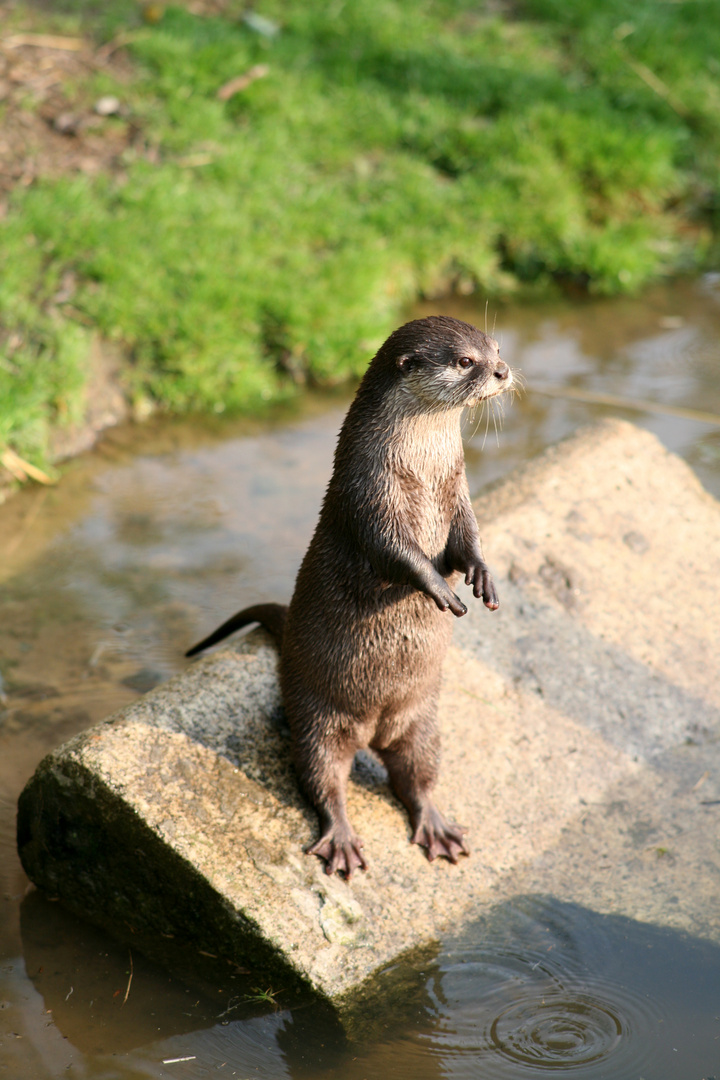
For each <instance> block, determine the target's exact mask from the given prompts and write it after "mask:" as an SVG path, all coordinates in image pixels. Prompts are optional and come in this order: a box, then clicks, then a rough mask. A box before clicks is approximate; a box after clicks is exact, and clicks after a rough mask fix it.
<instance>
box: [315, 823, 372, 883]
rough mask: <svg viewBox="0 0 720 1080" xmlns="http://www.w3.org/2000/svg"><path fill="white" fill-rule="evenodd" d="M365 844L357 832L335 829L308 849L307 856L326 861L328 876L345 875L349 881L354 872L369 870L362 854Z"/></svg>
mask: <svg viewBox="0 0 720 1080" xmlns="http://www.w3.org/2000/svg"><path fill="white" fill-rule="evenodd" d="M363 847H364V844H363V842H362V840H361V839H360V837H359V836H358V835H357V833H355V832H346V831H344V830H340V829H335V830H333V831H332V832H329V833H326V834H325V835H324V836H321V837H320V839H319V840H317V841H316V842H315V843H314V844H312V846H311V847H309V848H307V850H306V854H308V855H317V856H318V857H319V858H321V859H324V860H325V873H326V874H335V873H338V874H344V875H345V878H346V880H347V881H349V880H350V878H351V877H352V873H353V870H357V869H358V867H359V868H360V869H361V870H367V863H366V861H365V857H364V856H363V853H362V848H363Z"/></svg>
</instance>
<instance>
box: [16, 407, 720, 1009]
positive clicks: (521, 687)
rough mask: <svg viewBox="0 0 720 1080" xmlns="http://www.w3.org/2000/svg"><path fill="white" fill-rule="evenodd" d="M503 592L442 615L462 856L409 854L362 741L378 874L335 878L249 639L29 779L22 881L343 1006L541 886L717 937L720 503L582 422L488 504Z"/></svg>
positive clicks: (105, 919) (612, 425) (623, 436)
mask: <svg viewBox="0 0 720 1080" xmlns="http://www.w3.org/2000/svg"><path fill="white" fill-rule="evenodd" d="M476 510H477V513H478V517H479V520H480V524H481V534H482V536H483V541H484V547H485V552H486V557H487V558H488V559H489V561H490V563H491V565H492V566H493V567H494V568H495V570H496V580H497V581H498V585H499V590H500V596H501V607H500V610H499V612H497V613H495V614H493V615H491V614H490V613H488V612H487V611H486V610H485V609H484V608H482V606H481V605H480V604H474V605H472V606H471V609H470V612H469V613H468V615H467V616H466V617H465V618H463V619H461V620H458V621H457V622H456V624H455V638H454V645H453V647H452V649H451V650H450V652H449V654H448V658H447V663H446V667H445V680H444V689H443V695H442V700H441V709H440V717H441V726H442V738H443V766H442V776H441V781H440V784H439V788H438V793H437V794H438V802H439V803H440V805H441V806H442V807H443V808H444V809H445V810H446V811H447V812H448V813H450V814H451V815H452V816H453V817H455V818H456V820H459V821H461V822H462V823H463V824H465V825H467V826H469V828H470V830H471V832H470V842H471V846H472V849H473V855H472V856H471V858H469V859H465V860H462V861H461V863H460V864H459V865H458V866H450V865H449V864H448V863H446V862H444V861H437V862H435V863H432V864H431V863H428V862H427V861H426V859H425V857H424V855H423V854H422V852H421V851H420V849H418V848H417V847H413V846H411V845H409V844H408V836H409V828H408V823H407V819H406V816H405V814H404V812H403V810H402V807H401V806H400V805H399V804H398V803H397V801H396V800H395V799H394V798H393V796H392V795H391V793H390V791H389V789H388V787H387V783H386V779H385V774H384V772H383V770H382V768H381V767H380V766H379V765H378V764H377V762H375V761H374V760H373V759H372V758H371V756H370V755H366V754H363V755H359V757H358V761H357V763H356V767H355V769H354V771H353V782H352V784H351V791H350V799H349V804H350V814H351V817H352V819H353V821H354V823H355V825H356V827H357V829H358V831H359V832H360V834H361V835H362V836H363V838H364V840H365V843H366V847H365V851H366V853H367V856H368V860H369V863H370V869H369V871H368V872H367V874H358V875H356V876H355V877H353V879H352V881H351V882H350V883H347V882H345V881H343V880H341V879H339V878H328V877H327V876H326V875H325V874H324V873H323V871H322V868H321V865H320V863H319V862H318V860H317V859H314V858H312V857H309V856H306V855H305V854H304V853H303V848H304V847H305V846H306V845H307V844H308V843H309V842H310V841H311V840H312V838H313V837H314V836H315V834H316V823H315V816H314V814H313V812H312V811H311V810H310V809H309V808H308V806H307V805H306V804H305V802H304V800H303V799H302V797H301V796H300V794H299V792H298V788H297V784H296V780H295V777H294V774H293V771H292V766H291V763H290V755H289V734H288V732H287V730H286V728H285V726H284V723H283V717H282V709H281V706H280V700H279V694H278V688H277V680H276V654H275V651H274V649H273V646H272V644H271V642H270V641H269V639H268V638H267V637H265V636H264V635H263V634H262V633H261V632H256V633H254V634H252V635H250V636H249V637H248V638H247V639H246V640H245V641H243V642H242V643H240V644H238V645H234V646H232V647H228V648H224V649H223V650H221V651H219V652H217V653H215V654H214V655H212V656H209V657H207V658H205V659H202V660H200V661H199V662H197V663H196V664H194V665H193V666H192V667H190V668H189V670H188V671H187V673H185V674H183V675H181V676H179V677H178V678H176V679H174V680H172V681H171V682H169V683H167V684H166V685H164V686H162V687H159V688H158V689H157V690H155V691H153V692H151V693H149V694H147V695H146V696H145V697H144V698H142V699H141V700H140V701H138V702H137V703H136V704H134V705H132V706H131V707H129V708H126V709H124V710H123V711H121V712H120V713H118V714H116V715H115V716H114V717H112V718H111V719H110V720H108V721H106V722H105V723H103V724H101V725H99V726H98V727H95V728H93V729H91V730H90V731H88V732H86V733H84V734H82V735H80V736H79V737H77V738H75V739H73V740H72V741H70V742H69V743H67V744H65V746H63V747H61V748H60V749H58V750H57V751H55V752H54V753H53V754H51V755H49V756H48V757H47V758H46V759H45V760H44V761H43V762H42V763H41V764H40V766H39V767H38V770H37V772H36V774H35V776H34V777H33V779H32V780H31V781H30V782H29V784H28V786H27V787H26V789H25V791H24V792H23V795H22V797H21V800H20V807H19V817H18V830H19V831H18V836H19V849H20V854H21V858H22V861H23V865H24V866H25V869H26V871H27V873H28V874H29V876H30V878H31V879H32V880H33V881H34V882H35V883H36V884H37V885H39V886H40V887H42V888H44V889H46V890H48V891H49V892H50V893H51V894H52V895H54V896H58V897H60V898H61V899H62V900H63V901H64V902H65V903H66V904H67V905H68V906H69V907H71V908H72V909H73V910H75V911H77V912H79V913H81V914H84V915H85V916H87V917H89V918H90V919H92V920H94V921H96V922H98V923H100V924H102V925H105V926H108V927H110V928H111V929H114V930H115V932H118V933H121V934H122V933H123V932H124V931H126V930H127V929H128V928H129V929H131V930H132V931H136V932H139V933H141V934H145V935H146V936H148V935H149V936H155V937H158V938H159V937H162V936H164V937H167V938H170V937H171V936H172V937H174V939H175V940H178V939H179V940H182V941H186V942H188V943H189V944H191V945H192V946H193V947H194V948H196V949H198V950H201V951H203V952H205V951H206V952H211V953H213V954H215V955H219V956H220V957H224V958H226V959H228V960H231V961H233V962H235V963H238V964H242V965H244V966H245V967H247V966H248V964H250V965H254V966H255V967H257V969H258V970H259V969H261V968H262V970H263V971H269V972H275V973H276V975H277V977H281V978H282V979H284V980H285V982H286V983H287V984H288V985H289V984H290V983H297V984H298V985H299V986H304V987H309V988H311V989H312V990H313V991H314V992H315V993H317V994H319V995H320V996H321V997H323V998H325V999H326V1000H328V1001H330V1002H332V1003H333V1004H334V1005H335V1006H340V1007H345V1006H348V1005H350V1004H352V1002H353V1001H355V1002H357V1001H359V1000H361V999H362V997H363V996H364V990H365V989H367V987H368V986H369V985H371V984H369V983H368V982H367V980H368V979H369V978H370V977H371V976H372V975H373V974H374V973H377V972H378V971H380V970H381V969H382V968H383V967H385V966H386V965H388V964H389V963H390V962H391V961H393V960H394V959H395V958H396V957H398V956H399V955H400V954H401V953H403V952H404V951H406V950H408V949H412V948H418V947H422V946H424V945H428V944H429V943H432V942H433V941H435V940H437V939H438V938H439V937H440V936H442V935H444V934H447V933H448V932H451V931H453V930H458V929H460V928H461V927H462V926H463V925H464V924H465V923H466V922H469V921H470V920H473V919H475V918H476V917H477V916H478V915H480V914H482V913H484V912H485V911H487V910H488V908H489V907H491V906H492V905H493V904H495V903H497V902H498V901H500V900H502V899H505V898H507V897H509V896H511V895H514V894H516V893H519V892H530V891H544V892H548V893H551V894H553V895H555V896H558V897H559V898H561V899H567V900H574V901H577V902H579V903H583V904H585V905H587V906H588V907H590V908H593V909H594V910H597V911H600V912H616V913H620V914H624V915H628V916H630V917H633V918H636V919H641V920H645V921H651V922H656V923H659V924H666V925H670V926H674V927H680V928H684V929H687V930H690V931H692V932H694V933H696V934H700V935H705V936H707V937H708V938H713V939H715V940H720V909H719V908H718V905H717V896H718V894H719V889H720V831H719V828H718V825H719V823H720V687H719V686H718V680H717V678H716V674H717V668H718V663H717V657H718V655H719V653H720V649H719V645H720V605H718V602H717V594H718V581H720V505H719V504H718V503H717V502H715V500H713V499H712V497H711V496H709V495H708V494H707V493H706V492H705V491H704V490H703V489H702V488H701V486H700V484H699V482H698V481H697V479H696V478H695V476H694V474H693V473H692V472H691V471H690V469H689V468H688V467H687V466H686V465H685V464H684V463H683V462H682V461H681V460H680V459H678V458H677V457H675V456H674V455H672V454H670V453H668V452H667V451H666V450H664V449H663V447H662V446H661V445H660V444H659V442H658V441H657V440H656V439H655V438H654V437H653V436H652V435H649V434H648V433H646V432H643V431H641V430H639V429H637V428H635V427H633V426H632V425H630V424H627V423H623V422H620V421H604V422H602V423H600V424H597V425H594V426H593V427H591V428H586V429H583V430H582V431H580V432H578V433H577V434H576V435H575V436H573V437H572V438H571V439H569V440H567V441H566V442H563V443H561V444H558V445H557V446H556V447H553V448H551V449H550V450H549V451H547V452H546V453H545V454H543V455H542V456H541V457H540V458H538V459H536V460H535V461H533V462H531V463H530V464H529V465H528V466H527V467H526V468H524V469H523V470H521V471H519V472H518V473H516V474H514V475H512V476H510V477H509V478H508V479H506V480H504V481H502V482H501V483H500V484H498V485H497V486H496V487H494V488H493V489H492V490H489V491H487V492H485V493H484V494H483V495H482V496H481V498H480V499H479V500H478V502H477V504H476Z"/></svg>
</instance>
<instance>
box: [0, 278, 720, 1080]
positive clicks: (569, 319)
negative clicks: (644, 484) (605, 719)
mask: <svg viewBox="0 0 720 1080" xmlns="http://www.w3.org/2000/svg"><path fill="white" fill-rule="evenodd" d="M430 310H433V311H438V310H441V308H440V306H439V305H434V306H433V307H432V308H428V309H427V311H428V312H429V311H430ZM442 310H444V311H446V312H447V313H449V314H457V315H459V316H461V317H464V318H468V319H470V320H471V321H475V322H478V323H479V324H480V325H482V324H483V320H484V312H483V311H480V312H478V311H477V310H476V309H475V310H474V309H473V308H472V305H471V304H469V303H466V302H462V303H460V302H457V303H455V304H445V305H444V306H443V307H442ZM422 313H426V312H422ZM492 318H493V315H492V314H491V315H490V321H491V323H492ZM496 336H497V337H498V338H499V340H500V341H501V344H502V354H503V356H504V357H505V359H506V360H508V362H509V363H511V364H512V365H513V366H516V367H519V368H520V369H522V371H523V373H524V376H525V378H526V380H527V384H528V389H527V392H526V393H525V395H524V396H523V397H521V398H520V399H519V400H515V401H514V402H513V404H512V405H511V407H510V408H508V409H506V416H505V421H504V428H503V431H502V433H501V434H500V436H499V438H498V439H496V433H495V427H494V421H493V418H492V417H491V416H483V417H474V418H471V417H468V418H467V419H466V422H465V433H466V436H467V449H466V455H467V462H468V474H469V479H470V486H471V490H473V491H474V492H477V491H479V490H480V488H481V487H482V485H483V484H484V483H486V482H487V481H489V480H493V479H495V478H497V477H498V476H501V475H502V474H504V473H505V472H507V471H508V470H509V469H510V468H512V467H514V466H516V465H518V464H521V463H522V462H524V461H525V460H527V459H528V458H529V457H531V456H532V455H533V454H534V453H536V452H538V451H539V450H541V449H542V448H543V447H544V446H545V445H547V444H548V443H550V442H553V441H555V440H556V439H557V438H559V437H561V436H563V435H565V434H567V433H568V432H570V431H572V430H573V429H574V428H575V427H577V426H579V425H580V424H583V423H586V422H588V421H590V420H592V419H594V418H595V417H597V416H601V415H620V416H624V417H625V418H627V419H631V420H633V421H635V422H638V423H640V424H642V425H643V426H645V427H647V428H649V429H650V430H652V431H654V432H655V433H656V434H657V435H658V436H659V437H660V438H661V439H662V440H663V442H664V443H665V445H667V446H668V447H669V448H670V449H672V450H676V451H677V452H679V453H681V454H682V455H683V456H684V457H685V458H686V459H687V460H688V461H689V462H690V464H691V465H692V466H693V468H695V469H696V471H697V472H698V473H699V475H700V477H701V479H702V480H703V482H704V483H705V485H706V486H707V487H708V488H709V489H710V490H711V491H713V493H714V494H716V495H717V496H720V422H719V423H718V424H714V423H712V422H707V421H701V420H698V419H694V418H692V412H693V410H695V411H699V412H702V413H705V414H707V413H714V414H716V415H720V283H719V282H718V281H717V280H716V279H713V278H708V279H706V280H705V281H702V282H698V283H682V284H678V285H674V286H667V287H663V288H658V289H656V290H654V291H653V292H651V293H650V294H648V295H647V296H646V297H644V298H643V299H642V300H615V301H586V302H583V303H582V304H579V305H570V304H566V303H560V302H558V303H556V304H552V305H547V304H545V305H542V306H535V307H533V306H530V307H525V308H513V307H508V308H504V309H502V310H500V311H499V312H498V313H497V329H496ZM597 394H602V395H604V396H606V397H608V396H609V397H611V398H614V399H621V400H623V401H626V402H627V404H626V405H625V406H623V407H622V408H621V407H619V406H609V405H602V404H597V403H593V402H592V401H590V402H586V401H583V400H581V399H582V397H583V396H588V395H589V396H592V395H597ZM348 400H349V394H347V393H340V394H337V395H332V396H316V397H311V398H309V399H308V400H307V401H305V402H304V403H303V405H302V407H298V408H297V409H295V410H293V409H286V410H284V411H283V412H282V413H279V414H277V415H275V416H273V417H272V418H269V419H267V420H264V421H255V422H247V421H243V422H240V421H225V420H222V419H218V420H213V421H207V420H205V421H199V422H194V423H189V422H171V423H158V424H152V425H149V426H147V427H146V428H143V429H137V428H125V429H122V430H117V431H114V432H112V433H110V434H109V435H108V436H107V437H106V439H105V440H104V441H103V443H102V445H101V446H100V447H99V448H98V450H97V451H96V452H95V453H94V454H92V455H88V456H87V457H85V458H83V459H81V460H78V461H74V462H72V463H70V464H69V465H68V466H67V468H66V470H65V475H64V478H63V481H62V483H61V484H60V485H59V487H58V488H56V489H52V490H39V489H32V490H27V491H24V492H22V493H21V494H20V495H19V496H17V497H16V498H14V499H13V500H11V501H10V503H9V504H8V505H7V506H5V507H3V508H2V511H0V680H1V681H0V694H4V702H2V703H0V878H1V880H2V894H3V897H4V899H3V900H2V909H0V910H2V915H1V916H0V1076H2V1075H7V1076H12V1077H16V1078H18V1080H21V1078H24V1077H28V1078H29V1077H33V1078H35V1077H41V1076H49V1077H50V1076H51V1077H55V1076H73V1077H92V1078H99V1077H106V1076H107V1077H120V1076H123V1077H124V1076H127V1077H140V1076H153V1077H154V1076H162V1075H167V1076H170V1075H172V1076H179V1077H204V1076H209V1075H215V1074H216V1072H217V1074H218V1075H229V1076H232V1075H237V1076H250V1075H253V1076H260V1077H263V1076H267V1077H281V1076H296V1075H298V1076H300V1075H303V1076H304V1075H307V1076H310V1077H324V1076H328V1077H333V1076H335V1075H340V1074H342V1075H343V1076H346V1075H347V1076H349V1077H353V1078H354V1077H356V1076H357V1077H358V1080H361V1078H362V1077H369V1076H379V1075H382V1076H383V1077H387V1076H394V1075H397V1076H405V1077H406V1076H409V1075H417V1076H420V1077H425V1076H428V1077H431V1076H432V1077H434V1076H440V1075H443V1076H445V1075H452V1076H462V1077H464V1076H468V1077H470V1076H473V1077H484V1078H485V1077H486V1078H493V1077H502V1078H504V1077H508V1078H511V1077H522V1076H526V1075H532V1074H533V1073H534V1074H535V1075H543V1076H545V1075H547V1076H553V1075H555V1074H559V1073H565V1072H567V1071H570V1072H572V1073H573V1075H577V1076H578V1077H582V1078H585V1077H588V1078H590V1077H593V1078H594V1077H600V1076H608V1077H610V1076H612V1077H613V1078H623V1077H628V1080H629V1078H630V1077H633V1078H636V1077H639V1076H645V1077H646V1078H647V1080H650V1078H653V1080H656V1078H663V1077H665V1076H667V1077H668V1078H670V1077H673V1078H675V1077H679V1076H682V1077H690V1078H692V1077H697V1078H698V1080H700V1077H709V1076H711V1075H714V1074H717V1075H718V1076H720V1021H719V1020H718V1019H717V1017H718V1016H719V1015H720V960H719V959H718V953H719V952H720V950H717V949H716V948H715V947H714V946H712V945H709V944H707V943H698V942H693V941H691V940H690V939H686V938H683V937H682V936H681V935H677V934H672V933H670V932H663V931H655V930H650V929H649V928H647V927H642V926H639V925H637V924H633V923H631V922H629V921H617V920H616V921H613V920H608V919H604V920H603V919H600V917H598V916H595V915H592V914H591V913H588V912H584V911H582V910H580V909H577V908H569V907H567V906H562V905H557V904H553V903H552V902H548V901H541V900H537V899H535V900H533V899H526V900H524V901H518V903H517V904H516V905H514V906H511V907H505V908H502V909H499V911H498V912H497V913H496V916H495V917H494V919H493V921H492V925H484V926H482V927H480V926H478V927H477V928H476V932H475V933H474V934H471V935H467V936H466V938H465V940H464V941H463V942H454V943H453V942H446V943H445V944H444V946H443V949H442V950H441V952H440V954H439V956H438V957H437V958H436V959H435V960H434V961H432V963H431V964H429V965H421V966H419V967H417V968H412V967H411V968H410V969H408V970H407V971H406V972H405V973H404V976H403V978H404V981H403V984H402V985H403V992H402V995H401V996H402V1001H400V1000H395V1001H394V1004H393V1021H392V1023H391V1024H390V1023H389V1024H388V1030H387V1035H386V1036H377V1035H376V1036H374V1037H373V1038H372V1039H371V1040H370V1041H369V1042H368V1043H367V1044H363V1046H362V1048H360V1047H358V1046H350V1047H348V1046H347V1045H346V1044H345V1043H344V1041H343V1040H342V1039H341V1038H340V1036H339V1033H338V1032H337V1030H336V1029H335V1028H334V1027H333V1026H332V1025H331V1024H329V1022H326V1021H324V1020H322V1017H321V1016H318V1014H317V1010H314V1009H310V1010H308V1009H307V1008H303V1007H297V1008H295V1009H293V1010H288V1009H285V1010H283V1009H282V1008H279V1009H278V1010H277V1011H276V1010H274V1009H273V1007H272V1005H268V1004H267V1003H262V1002H259V1003H247V1002H246V1001H245V998H246V997H248V996H252V994H254V993H256V991H257V990H258V989H260V990H264V989H265V988H264V987H260V988H256V987H255V985H254V983H253V982H252V978H251V977H241V976H240V975H238V974H236V973H230V974H228V977H227V979H226V980H224V981H225V983H226V985H224V986H221V987H217V986H211V985H210V984H209V983H207V984H206V983H204V984H203V985H202V986H200V987H199V984H198V983H197V981H195V982H192V983H187V982H183V981H182V979H178V978H174V977H173V978H171V977H170V976H169V975H167V974H166V973H165V972H163V971H161V970H160V969H158V968H156V967H154V966H153V965H151V964H149V963H148V962H147V961H144V960H143V958H142V957H140V956H135V957H133V960H132V965H133V966H132V979H131V980H130V992H129V993H128V994H127V1001H126V1002H125V1004H123V1001H124V999H125V995H126V990H127V986H128V980H129V978H130V954H129V953H128V950H127V949H126V948H125V947H124V946H118V945H116V944H115V943H114V942H112V941H111V940H109V939H108V938H107V937H106V936H104V935H102V934H100V933H99V932H98V931H96V930H94V929H93V928H91V927H88V926H86V925H84V924H82V923H81V922H79V921H78V920H76V919H74V918H72V917H71V916H69V915H67V914H66V913H65V912H63V911H62V910H61V909H60V908H59V907H58V905H56V904H52V903H50V902H49V901H48V899H47V898H44V897H41V896H40V895H39V894H37V893H35V892H30V894H29V895H27V896H26V898H25V899H24V900H23V896H24V895H25V893H26V890H27V881H26V879H25V878H24V875H23V873H22V870H21V869H20V866H19V863H18V861H17V857H16V855H15V848H14V808H15V801H16V799H17V795H18V793H19V791H20V790H21V788H22V786H23V784H24V782H25V780H26V779H27V778H28V776H29V775H30V774H31V772H32V771H33V769H34V767H35V765H36V764H37V762H38V761H39V760H40V758H41V757H42V756H43V755H44V754H45V753H46V752H47V751H48V750H49V749H51V748H52V747H53V746H55V745H57V744H59V743H60V742H62V741H64V740H65V739H66V738H68V737H69V736H70V735H72V734H74V733H75V732H77V731H79V730H82V729H83V728H85V727H87V726H88V725H90V724H91V723H94V722H96V721H97V720H99V719H101V718H103V717H104V716H106V715H108V714H109V713H111V712H112V711H114V710H115V709H117V708H118V707H120V706H121V705H124V704H126V703H127V702H130V701H132V700H134V699H135V698H136V697H137V695H138V694H139V693H141V692H143V691H144V690H147V689H149V688H150V687H151V686H153V685H155V684H156V683H157V682H159V681H162V680H164V679H166V678H167V677H169V676H170V675H172V674H174V673H176V672H177V671H180V670H182V669H183V668H184V666H185V661H184V659H183V651H184V649H185V648H187V646H188V645H189V644H190V643H191V642H193V641H195V640H197V639H198V637H200V636H201V635H202V634H203V633H205V632H206V631H208V630H210V629H212V628H213V627H214V626H215V625H216V624H217V622H218V621H219V619H220V618H222V617H224V616H226V615H227V614H229V613H231V612H233V611H234V610H236V609H237V608H239V607H241V606H244V605H245V604H248V603H251V602H253V601H255V600H260V599H263V598H265V599H277V600H284V599H286V598H287V597H288V596H289V594H290V592H291V590H292V584H293V580H294V575H295V573H296V570H297V566H298V564H299V560H300V558H301V556H302V554H303V552H304V550H305V547H306V546H307V542H308V539H309V536H310V534H311V531H312V528H313V525H314V522H315V519H316V516H317V509H318V506H319V502H320V498H321V495H322V491H323V488H324V485H325V483H326V481H327V478H328V476H329V473H330V468H331V458H332V448H333V444H334V439H335V436H336V433H337V429H338V427H339V424H340V422H341V419H342V416H343V413H344V410H345V408H346V406H347V402H348ZM638 401H646V402H650V403H654V405H655V406H656V407H657V409H658V410H659V411H654V412H649V411H645V410H640V411H638V410H636V409H634V408H632V403H633V402H635V403H637V402H638ZM677 409H680V410H688V411H689V412H688V414H687V415H676V414H675V413H674V412H673V411H672V410H677ZM662 410H670V411H662ZM486 422H487V428H486ZM487 555H488V558H489V560H490V562H491V563H492V553H491V552H488V553H487ZM479 942H482V945H480V944H479ZM215 995H217V996H215ZM278 1002H279V1005H280V1006H282V1004H283V1002H282V996H280V997H279V998H278ZM228 1009H229V1010H230V1011H229V1012H227V1010H228ZM48 1010H50V1011H48ZM223 1013H225V1015H224V1016H222V1015H221V1014H223ZM175 1057H189V1058H191V1059H192V1060H190V1061H187V1062H176V1063H173V1064H171V1065H163V1064H162V1061H163V1059H167V1058H175ZM713 1070H714V1073H713Z"/></svg>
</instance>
